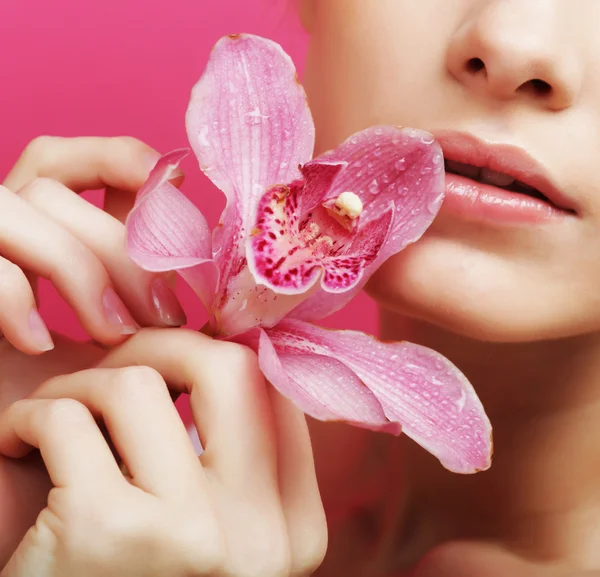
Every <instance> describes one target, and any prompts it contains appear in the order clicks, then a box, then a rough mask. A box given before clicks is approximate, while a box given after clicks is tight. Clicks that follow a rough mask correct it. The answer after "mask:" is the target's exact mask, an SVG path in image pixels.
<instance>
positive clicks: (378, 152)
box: [373, 147, 381, 156]
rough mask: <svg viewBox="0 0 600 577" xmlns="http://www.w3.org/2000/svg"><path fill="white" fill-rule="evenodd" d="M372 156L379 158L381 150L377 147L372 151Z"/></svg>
mask: <svg viewBox="0 0 600 577" xmlns="http://www.w3.org/2000/svg"><path fill="white" fill-rule="evenodd" d="M373 154H374V155H375V156H381V148H379V147H377V148H376V149H375V150H374V151H373Z"/></svg>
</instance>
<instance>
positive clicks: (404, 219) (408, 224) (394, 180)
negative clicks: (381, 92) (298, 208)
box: [322, 126, 445, 259]
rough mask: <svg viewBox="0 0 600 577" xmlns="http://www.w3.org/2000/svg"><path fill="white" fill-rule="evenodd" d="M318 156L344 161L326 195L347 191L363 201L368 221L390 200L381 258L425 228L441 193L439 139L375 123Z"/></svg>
mask: <svg viewBox="0 0 600 577" xmlns="http://www.w3.org/2000/svg"><path fill="white" fill-rule="evenodd" d="M322 158H323V159H326V160H327V161H329V162H331V161H344V162H347V163H348V164H347V166H346V168H345V169H344V170H343V171H341V172H340V174H339V175H338V177H337V178H336V179H335V181H334V183H333V186H332V188H331V190H330V192H329V196H330V197H332V198H335V197H336V196H337V195H339V194H340V193H342V192H344V191H352V192H354V193H355V194H357V195H358V196H359V197H360V198H361V200H362V202H363V212H362V215H361V218H363V219H364V220H366V221H370V220H372V219H374V218H377V217H378V216H380V215H381V214H382V213H383V212H384V211H386V210H387V209H388V207H389V204H390V202H391V203H393V204H394V208H395V212H394V225H393V228H392V233H391V235H390V238H389V239H388V242H387V244H386V247H385V248H384V250H383V253H382V257H381V258H382V259H385V258H387V257H389V256H390V255H392V254H395V253H397V252H398V251H400V250H402V249H403V248H404V247H405V246H406V245H408V244H410V243H412V242H415V241H416V240H418V239H419V238H420V237H421V236H422V235H423V233H424V232H425V231H426V230H427V229H428V228H429V226H430V225H431V223H432V222H433V219H434V218H435V216H436V215H437V212H438V211H439V209H440V207H441V205H442V200H443V198H444V187H445V186H444V163H443V156H442V151H441V148H440V145H439V144H438V143H437V142H436V141H435V140H434V139H433V136H431V135H430V134H429V133H428V132H424V131H420V130H415V129H412V128H397V127H393V126H376V127H372V128H368V129H366V130H363V131H362V132H358V133H357V134H355V135H353V136H351V137H350V138H348V139H347V140H346V141H345V142H344V143H343V144H342V145H341V146H339V147H338V148H336V149H335V150H333V151H332V152H330V153H327V154H325V155H324V156H323V157H322Z"/></svg>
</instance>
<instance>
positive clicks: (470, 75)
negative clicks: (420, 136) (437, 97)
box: [447, 0, 582, 110]
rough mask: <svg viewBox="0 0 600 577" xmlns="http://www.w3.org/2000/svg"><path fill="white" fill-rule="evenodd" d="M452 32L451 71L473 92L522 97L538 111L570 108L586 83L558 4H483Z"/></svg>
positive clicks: (515, 0)
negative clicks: (583, 83)
mask: <svg viewBox="0 0 600 577" xmlns="http://www.w3.org/2000/svg"><path fill="white" fill-rule="evenodd" d="M474 4H475V6H476V10H474V11H473V12H472V13H471V14H470V15H469V16H468V17H467V18H466V19H465V20H464V21H463V22H462V23H461V25H460V26H459V28H458V29H457V31H456V33H455V34H454V36H453V38H452V40H451V42H450V45H449V48H448V54H447V66H448V70H449V71H450V73H451V74H452V75H453V76H454V77H455V78H456V79H457V80H458V81H459V82H460V83H462V84H463V86H464V87H465V88H466V89H467V90H469V91H471V92H474V93H477V94H479V95H481V96H484V97H487V98H493V99H496V100H504V101H506V100H514V99H521V100H523V101H527V102H529V103H530V104H533V105H535V106H537V107H540V108H545V109H548V110H563V109H565V108H568V107H570V106H571V105H572V103H573V102H574V100H575V99H576V97H577V95H578V92H579V90H580V88H581V84H582V70H581V62H580V60H581V59H580V58H578V57H577V56H578V55H577V54H576V46H575V42H574V39H573V37H572V36H571V37H569V36H570V35H569V31H566V30H565V22H564V21H563V19H562V18H561V17H563V16H564V14H562V13H561V11H560V10H559V6H558V3H557V2H555V1H554V0H543V1H542V2H539V1H536V0H483V1H478V2H474Z"/></svg>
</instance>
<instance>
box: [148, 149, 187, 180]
mask: <svg viewBox="0 0 600 577" xmlns="http://www.w3.org/2000/svg"><path fill="white" fill-rule="evenodd" d="M159 160H160V154H158V152H149V153H148V154H146V164H147V165H148V172H151V171H152V169H153V168H154V167H155V166H156V163H157V162H158V161H159ZM182 176H185V174H184V172H183V170H181V168H179V167H177V168H175V169H174V170H173V172H172V173H171V174H170V176H169V180H175V179H176V178H181V177H182Z"/></svg>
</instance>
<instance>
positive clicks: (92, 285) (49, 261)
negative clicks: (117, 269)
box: [0, 187, 136, 344]
mask: <svg viewBox="0 0 600 577" xmlns="http://www.w3.org/2000/svg"><path fill="white" fill-rule="evenodd" d="M0 254H2V255H3V256H4V257H5V258H7V259H8V260H10V261H12V262H14V263H15V264H17V265H18V266H20V267H21V268H23V269H27V270H29V271H31V272H33V273H34V274H36V275H38V276H41V277H43V278H46V279H49V280H51V281H52V283H53V284H54V286H55V287H56V289H57V290H58V292H59V293H60V294H61V296H63V297H64V298H65V300H66V301H67V302H68V303H69V304H70V305H71V306H72V307H73V309H74V310H75V312H76V314H77V316H78V318H79V320H80V321H81V323H82V324H83V326H84V328H85V329H86V330H87V331H88V333H89V334H90V335H91V336H92V337H93V338H94V339H96V340H97V341H100V342H102V343H104V344H115V343H118V342H121V341H122V340H123V339H124V338H125V336H126V335H130V334H132V333H134V332H135V331H136V323H135V321H134V320H133V318H132V316H131V314H130V313H129V311H128V310H127V308H126V307H125V305H124V304H123V302H122V301H121V299H120V298H119V297H118V295H117V293H116V292H115V290H114V289H113V288H112V286H111V283H110V279H109V277H108V274H107V273H106V270H105V269H104V266H103V265H102V263H101V262H100V261H99V260H98V258H97V257H96V256H95V255H94V253H93V252H92V251H90V250H89V249H88V248H87V247H86V246H85V245H84V244H83V243H81V242H80V241H78V240H77V239H76V238H75V237H73V236H72V235H71V234H69V233H68V232H67V231H66V230H64V229H62V228H61V227H59V226H58V225H57V224H55V223H53V222H51V221H50V220H48V219H47V218H46V217H44V216H43V215H42V214H40V213H39V212H37V211H36V210H35V209H33V208H32V207H31V206H29V205H28V204H27V202H26V201H25V200H24V199H22V198H20V197H19V196H17V195H15V194H13V193H12V192H10V191H9V190H8V189H6V188H3V187H0Z"/></svg>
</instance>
